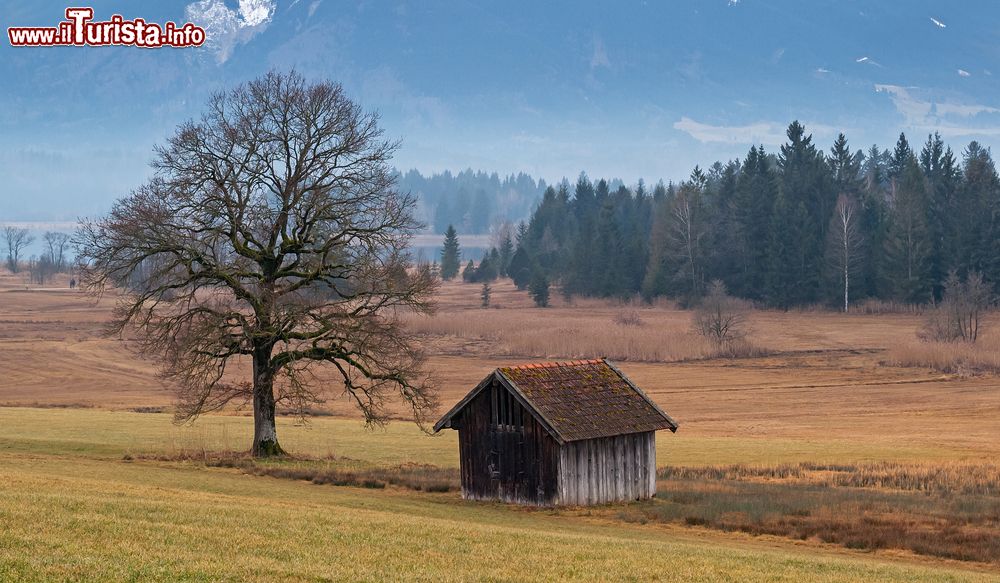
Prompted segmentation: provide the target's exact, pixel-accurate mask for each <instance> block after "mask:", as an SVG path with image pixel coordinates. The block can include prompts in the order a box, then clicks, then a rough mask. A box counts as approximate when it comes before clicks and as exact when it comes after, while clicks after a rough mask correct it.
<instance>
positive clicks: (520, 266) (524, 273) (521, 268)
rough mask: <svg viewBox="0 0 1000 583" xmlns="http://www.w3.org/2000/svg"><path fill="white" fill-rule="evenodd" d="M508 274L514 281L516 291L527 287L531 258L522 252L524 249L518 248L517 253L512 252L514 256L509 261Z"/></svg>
mask: <svg viewBox="0 0 1000 583" xmlns="http://www.w3.org/2000/svg"><path fill="white" fill-rule="evenodd" d="M508 272H509V273H510V278H511V279H513V280H514V285H515V286H517V289H526V288H527V287H528V284H529V283H530V282H531V274H532V261H531V256H529V255H528V252H527V251H525V250H524V247H518V248H517V251H515V252H514V256H513V257H511V259H510V268H509V269H508Z"/></svg>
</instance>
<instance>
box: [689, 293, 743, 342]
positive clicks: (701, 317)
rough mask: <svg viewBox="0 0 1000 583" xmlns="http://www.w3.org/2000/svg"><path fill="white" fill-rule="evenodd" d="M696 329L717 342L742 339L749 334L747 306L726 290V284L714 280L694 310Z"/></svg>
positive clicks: (700, 333) (701, 334) (698, 332)
mask: <svg viewBox="0 0 1000 583" xmlns="http://www.w3.org/2000/svg"><path fill="white" fill-rule="evenodd" d="M693 326H694V331H695V332H696V333H697V334H699V335H700V336H703V337H705V338H708V339H709V340H711V341H712V342H715V343H716V344H727V343H731V342H734V341H737V340H742V339H743V338H745V337H746V335H747V329H746V327H747V306H746V303H745V302H743V301H742V300H740V299H738V298H734V297H732V296H730V295H729V294H728V293H727V292H726V284H724V283H722V282H721V281H719V280H715V281H713V282H712V283H711V284H710V285H709V287H708V293H707V294H705V297H704V298H702V300H701V303H700V304H698V307H697V308H696V309H695V311H694V322H693Z"/></svg>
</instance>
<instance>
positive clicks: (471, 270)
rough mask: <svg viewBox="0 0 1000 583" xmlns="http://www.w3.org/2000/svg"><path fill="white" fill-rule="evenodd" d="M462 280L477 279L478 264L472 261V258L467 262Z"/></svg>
mask: <svg viewBox="0 0 1000 583" xmlns="http://www.w3.org/2000/svg"><path fill="white" fill-rule="evenodd" d="M462 281H464V282H465V283H472V282H474V281H476V266H475V264H474V263H472V260H471V259H470V260H469V262H468V263H466V264H465V269H463V270H462Z"/></svg>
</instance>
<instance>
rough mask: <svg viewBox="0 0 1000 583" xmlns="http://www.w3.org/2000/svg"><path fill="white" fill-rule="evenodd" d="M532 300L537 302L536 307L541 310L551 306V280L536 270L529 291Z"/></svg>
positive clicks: (539, 270)
mask: <svg viewBox="0 0 1000 583" xmlns="http://www.w3.org/2000/svg"><path fill="white" fill-rule="evenodd" d="M528 293H529V294H531V299H533V300H535V305H536V306H538V307H539V308H546V307H548V305H549V279H548V278H547V277H545V272H543V271H542V270H541V269H536V270H535V273H534V275H532V277H531V286H530V289H529V291H528Z"/></svg>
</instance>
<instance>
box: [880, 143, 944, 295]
mask: <svg viewBox="0 0 1000 583" xmlns="http://www.w3.org/2000/svg"><path fill="white" fill-rule="evenodd" d="M898 172H899V173H898V175H897V176H896V177H895V179H894V187H895V194H894V197H893V201H892V207H891V210H890V213H889V229H888V232H887V234H886V241H885V246H886V247H885V253H886V257H885V276H886V277H887V278H888V283H889V285H890V289H891V290H892V296H893V297H894V298H895V299H897V300H899V301H904V302H921V303H922V302H926V301H929V300H930V299H931V298H932V290H933V282H932V281H931V278H930V267H931V266H930V261H929V258H930V250H931V241H930V237H929V235H928V230H927V193H926V189H925V183H924V174H923V171H921V170H920V166H919V164H918V163H917V160H916V157H914V156H913V155H912V154H911V155H910V156H909V158H908V159H906V160H903V161H901V164H900V169H899V170H898Z"/></svg>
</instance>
